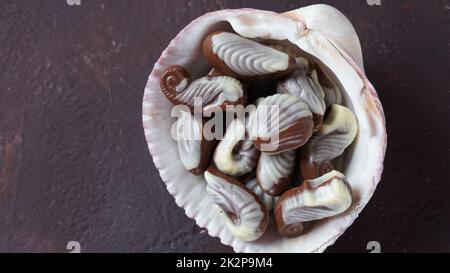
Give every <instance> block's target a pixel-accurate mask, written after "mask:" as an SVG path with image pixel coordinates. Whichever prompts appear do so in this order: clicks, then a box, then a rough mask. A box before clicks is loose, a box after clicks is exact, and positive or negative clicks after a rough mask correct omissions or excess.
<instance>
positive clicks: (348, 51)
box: [142, 5, 386, 252]
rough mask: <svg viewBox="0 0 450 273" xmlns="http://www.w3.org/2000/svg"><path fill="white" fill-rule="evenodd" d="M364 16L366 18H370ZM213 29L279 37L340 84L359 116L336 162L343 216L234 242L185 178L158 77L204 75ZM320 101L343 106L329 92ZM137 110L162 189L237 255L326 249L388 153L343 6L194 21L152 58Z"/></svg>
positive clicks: (197, 179) (362, 201) (192, 180)
mask: <svg viewBox="0 0 450 273" xmlns="http://www.w3.org/2000/svg"><path fill="white" fill-rule="evenodd" d="M367 20H368V21H370V20H371V19H370V18H369V17H368V18H367ZM217 31H219V32H232V33H236V34H237V35H239V36H241V37H243V38H246V39H249V40H252V41H262V40H276V41H283V42H286V43H288V44H289V45H290V47H292V48H296V49H298V50H300V51H302V52H303V53H305V54H304V55H303V56H305V57H306V58H308V60H309V61H310V62H311V63H314V64H315V65H317V66H318V67H320V68H321V70H323V71H324V73H325V74H326V76H327V77H328V79H329V80H330V82H332V83H333V85H335V86H338V87H339V90H340V91H341V95H342V102H341V103H342V104H343V105H344V106H346V107H348V108H350V109H351V111H352V112H353V114H354V115H355V117H356V119H357V121H358V135H357V137H356V138H355V140H354V142H353V144H352V149H347V151H346V154H345V156H344V157H342V159H343V160H342V161H343V162H342V164H341V166H339V170H341V172H342V173H343V174H345V176H346V178H347V180H348V183H349V184H350V185H351V187H352V189H353V194H354V202H353V203H352V205H351V206H350V208H349V209H347V210H346V211H345V212H343V213H342V214H339V215H337V216H335V217H331V218H327V219H323V220H318V221H316V222H315V223H314V226H313V227H312V229H311V230H310V231H309V232H306V233H304V234H303V235H302V236H299V237H296V238H285V237H282V236H278V235H277V234H276V232H274V230H269V229H272V227H269V228H268V230H267V232H265V233H264V234H263V235H262V237H261V238H260V240H258V241H255V242H247V241H243V240H239V239H238V238H237V237H236V236H235V235H234V234H233V233H232V232H230V230H229V229H228V228H226V225H225V224H224V221H223V219H222V214H221V213H220V211H218V210H214V209H211V206H212V202H211V199H210V196H209V194H208V193H207V192H206V190H205V188H206V187H205V184H206V182H205V180H204V179H203V177H201V176H193V175H187V173H188V172H187V171H186V170H185V168H184V166H183V165H182V163H181V159H180V156H179V154H178V148H177V143H176V142H175V141H174V140H173V139H172V137H171V134H170V128H171V126H172V124H173V118H172V117H171V111H172V107H173V104H172V103H169V102H168V100H167V99H166V97H165V96H164V94H163V92H162V90H161V86H160V78H161V76H162V74H163V73H164V71H166V70H167V69H168V68H169V66H171V65H180V66H182V67H184V68H185V69H186V70H187V71H189V74H190V75H191V77H192V78H193V79H198V78H201V77H203V76H205V75H206V74H207V73H208V71H210V69H211V65H210V62H209V61H208V60H207V59H205V58H204V56H203V54H202V43H203V40H204V38H205V37H206V36H208V35H209V34H211V33H213V32H217ZM320 80H321V77H320V76H319V81H320ZM321 82H323V81H321ZM330 86H331V85H330ZM273 91H275V90H273ZM324 91H325V90H324ZM325 93H326V91H325ZM255 96H258V94H255ZM327 97H329V98H330V100H328V99H327ZM334 97H336V96H334ZM325 100H326V101H328V103H338V104H340V102H339V101H336V100H335V99H332V98H331V96H327V94H325ZM142 107H143V108H142V110H143V127H144V130H145V137H146V140H147V142H148V147H149V150H150V152H151V155H152V159H153V161H154V163H155V166H156V167H157V168H158V170H159V173H160V175H161V178H162V181H164V183H166V186H167V190H168V191H169V192H170V193H171V194H172V195H173V196H174V198H175V201H176V203H177V204H178V205H179V206H181V207H182V208H183V210H184V211H185V212H186V215H187V216H188V217H190V218H192V219H195V222H196V223H197V224H198V225H199V226H200V227H202V228H205V229H207V230H208V234H210V235H211V236H214V237H219V238H220V242H221V243H223V244H225V245H230V246H232V247H233V249H234V251H236V252H322V251H324V250H325V249H326V248H327V247H328V246H330V245H331V244H333V243H334V242H335V241H336V240H337V239H338V238H339V236H341V235H342V234H343V233H344V231H345V230H346V229H347V228H348V227H349V226H350V225H351V224H352V223H353V222H354V221H355V219H356V218H357V216H358V215H360V213H361V211H362V209H363V208H364V207H366V204H367V202H368V201H369V200H370V198H371V197H372V195H373V193H374V191H375V189H376V187H377V184H378V182H379V181H380V178H381V173H382V170H383V159H384V155H385V150H386V126H385V121H384V114H383V109H382V105H381V103H380V101H379V99H378V96H377V93H376V91H375V89H374V87H373V86H372V85H371V83H370V82H369V80H368V78H367V77H366V75H365V72H364V68H363V61H362V53H361V46H360V43H359V40H358V36H357V34H356V32H355V29H354V28H353V26H352V24H351V23H350V21H349V20H348V19H347V18H346V17H345V16H344V15H343V14H342V13H341V12H340V11H338V10H336V9H335V8H333V7H330V6H327V5H313V6H308V7H304V8H300V9H296V10H293V11H289V12H286V13H277V12H270V11H262V10H255V9H234V10H220V11H216V12H211V13H208V14H205V15H203V16H201V17H200V18H197V19H196V20H193V21H192V22H191V23H189V25H188V26H186V27H185V28H184V29H183V30H182V31H180V33H179V34H178V35H177V36H176V37H174V39H173V40H172V42H171V43H170V44H169V45H168V47H167V48H166V49H165V50H164V52H162V54H161V57H160V58H159V59H158V61H157V62H156V63H155V66H154V69H153V70H152V73H151V75H150V76H149V79H148V83H147V86H146V87H145V93H144V98H143V104H142ZM311 128H312V125H311Z"/></svg>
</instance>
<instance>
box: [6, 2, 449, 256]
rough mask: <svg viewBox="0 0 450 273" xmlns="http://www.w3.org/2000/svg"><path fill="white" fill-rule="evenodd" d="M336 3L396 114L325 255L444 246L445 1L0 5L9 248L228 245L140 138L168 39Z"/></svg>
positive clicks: (215, 248)
mask: <svg viewBox="0 0 450 273" xmlns="http://www.w3.org/2000/svg"><path fill="white" fill-rule="evenodd" d="M318 2H323V3H329V4H333V5H334V6H336V7H337V8H338V9H340V10H341V11H343V12H344V13H345V14H346V15H347V16H348V17H349V18H350V20H351V21H352V22H353V23H354V25H355V28H356V29H357V32H358V33H359V35H360V39H361V43H362V47H363V51H364V58H365V66H366V71H367V75H368V77H369V79H370V80H371V81H372V82H373V84H374V85H375V87H376V88H377V89H378V93H379V95H380V98H381V101H382V102H383V104H384V109H385V112H386V118H387V126H388V127H387V128H388V129H387V130H388V151H387V155H386V161H385V171H384V174H383V178H382V181H381V184H380V185H379V187H378V189H377V191H376V192H375V195H374V197H373V199H372V200H371V202H370V203H369V204H368V206H367V207H366V209H365V210H364V211H363V213H362V214H361V216H360V217H359V218H358V219H357V220H356V222H355V223H354V224H353V225H352V226H351V227H350V228H349V229H348V231H347V232H346V233H345V234H344V235H343V236H342V237H341V238H340V239H339V240H338V241H337V242H336V244H335V245H334V246H332V247H330V248H329V251H331V252H342V251H351V252H367V250H366V244H367V242H369V241H372V240H376V241H379V242H380V243H381V248H382V251H384V252H424V251H437V252H443V251H450V179H449V176H450V172H449V168H450V166H449V161H450V157H449V154H450V145H449V144H448V141H449V139H450V134H449V131H450V130H449V120H450V87H449V81H448V75H449V70H448V65H449V51H450V43H449V40H448V37H449V29H448V27H449V14H450V1H440V0H433V1H425V0H424V1H414V0H397V1H393V0H389V1H387V0H381V3H382V5H381V6H369V5H368V4H367V3H366V0H352V1H338V0H336V1H256V0H255V1H178V0H172V1H118V0H117V1H106V0H104V1H93V0H89V1H87V0H82V1H81V4H82V5H81V6H68V5H67V4H66V2H65V1H64V0H57V1H56V0H55V1H1V5H0V63H1V65H0V251H2V252H9V251H26V252H48V251H52V252H66V251H67V250H66V244H67V242H68V241H71V240H76V241H79V242H80V243H81V251H85V252H88V251H89V252H138V251H145V252H174V251H176V252H191V251H193V252H219V251H220V252H229V251H231V248H229V247H226V246H224V245H221V244H220V243H219V240H218V239H217V238H211V237H209V236H208V235H207V234H206V233H205V232H204V231H202V230H201V229H200V228H198V227H197V226H196V225H195V223H194V221H193V220H191V219H189V218H187V217H186V216H185V215H184V212H183V210H182V209H180V208H178V207H177V206H176V204H175V202H174V199H173V198H172V197H171V196H170V195H169V193H168V192H167V191H166V189H165V186H164V184H163V183H162V182H161V179H160V178H159V175H158V172H157V170H156V169H155V167H154V165H153V162H152V159H151V157H150V154H149V152H148V150H147V147H146V142H145V139H144V134H143V129H142V124H141V103H142V95H143V90H144V86H145V84H146V81H147V77H148V75H149V73H150V72H151V70H152V67H153V64H154V62H155V61H156V60H157V58H158V57H159V55H160V52H161V51H162V50H163V49H164V48H165V47H166V46H167V44H168V43H169V41H170V40H171V39H172V38H173V37H174V36H175V35H176V34H177V33H178V31H180V30H181V28H182V27H184V26H185V25H186V24H187V23H189V22H190V21H191V20H193V19H194V18H196V17H198V16H200V15H202V14H204V13H205V12H207V11H212V10H217V9H222V8H239V7H254V8H260V9H267V10H274V11H278V12H281V11H286V10H290V9H294V8H297V7H300V6H303V5H307V4H313V3H318Z"/></svg>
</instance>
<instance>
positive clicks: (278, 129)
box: [249, 94, 314, 154]
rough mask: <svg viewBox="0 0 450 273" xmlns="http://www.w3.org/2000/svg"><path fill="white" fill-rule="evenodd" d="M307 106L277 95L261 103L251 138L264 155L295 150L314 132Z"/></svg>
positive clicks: (251, 126) (284, 95) (256, 113)
mask: <svg viewBox="0 0 450 273" xmlns="http://www.w3.org/2000/svg"><path fill="white" fill-rule="evenodd" d="M313 126H314V122H313V118H312V113H311V111H310V110H309V107H308V105H306V104H305V103H304V102H303V101H301V100H300V99H299V98H298V97H296V96H293V95H289V94H275V95H273V96H270V97H267V98H265V99H264V100H263V101H262V102H261V103H259V104H258V107H257V108H256V112H255V114H254V115H252V117H251V120H250V130H249V131H250V132H249V134H250V138H251V139H252V140H253V144H254V145H255V146H256V148H258V150H260V151H261V152H265V153H268V154H279V153H282V152H285V151H289V150H293V149H296V148H298V147H300V146H302V145H303V144H305V143H306V141H308V139H309V138H310V137H311V135H312V133H313Z"/></svg>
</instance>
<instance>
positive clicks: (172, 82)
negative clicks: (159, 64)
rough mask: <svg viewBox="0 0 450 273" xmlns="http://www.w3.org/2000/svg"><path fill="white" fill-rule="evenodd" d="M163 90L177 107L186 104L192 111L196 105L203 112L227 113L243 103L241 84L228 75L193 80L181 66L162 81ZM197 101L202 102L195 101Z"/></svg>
mask: <svg viewBox="0 0 450 273" xmlns="http://www.w3.org/2000/svg"><path fill="white" fill-rule="evenodd" d="M160 85H161V90H162V91H163V93H164V95H165V96H166V97H167V99H168V100H169V101H170V102H172V103H173V104H174V105H179V104H183V105H187V106H189V107H190V108H191V109H193V108H194V106H195V104H196V103H197V104H198V105H199V107H202V109H203V111H204V112H212V111H216V110H225V108H226V106H227V105H238V104H242V103H243V102H244V100H245V99H244V90H243V86H242V84H241V83H240V82H239V81H238V80H236V79H233V78H231V77H227V76H215V77H212V76H206V77H202V78H199V79H197V80H194V81H191V78H190V76H189V73H188V72H187V70H186V69H185V68H183V67H181V66H179V65H174V66H170V67H169V68H167V69H166V71H165V72H164V73H163V74H162V76H161V79H160ZM196 99H200V100H201V101H198V102H196Z"/></svg>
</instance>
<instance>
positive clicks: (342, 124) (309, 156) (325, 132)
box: [300, 104, 358, 179]
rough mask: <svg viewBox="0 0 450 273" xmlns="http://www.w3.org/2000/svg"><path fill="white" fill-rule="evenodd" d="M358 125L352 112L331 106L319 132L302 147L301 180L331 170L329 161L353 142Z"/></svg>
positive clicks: (342, 107)
mask: <svg viewBox="0 0 450 273" xmlns="http://www.w3.org/2000/svg"><path fill="white" fill-rule="evenodd" d="M357 132H358V123H357V121H356V118H355V115H353V113H352V111H350V109H348V108H347V107H345V106H342V105H337V104H333V105H332V106H331V107H330V109H329V112H328V115H327V117H326V119H325V121H324V122H323V124H322V126H321V127H320V130H319V131H318V132H317V134H316V135H314V136H313V137H312V138H311V139H310V140H309V142H308V144H307V145H305V146H303V147H302V152H301V156H300V172H301V175H302V177H303V179H314V178H316V177H318V176H321V175H323V174H325V173H327V172H329V171H331V170H333V165H332V164H331V162H330V161H331V160H333V159H335V158H336V157H338V156H340V155H341V154H342V153H343V152H344V150H345V149H346V148H347V147H348V146H349V145H350V144H351V143H352V142H353V140H354V139H355V137H356V134H357Z"/></svg>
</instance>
